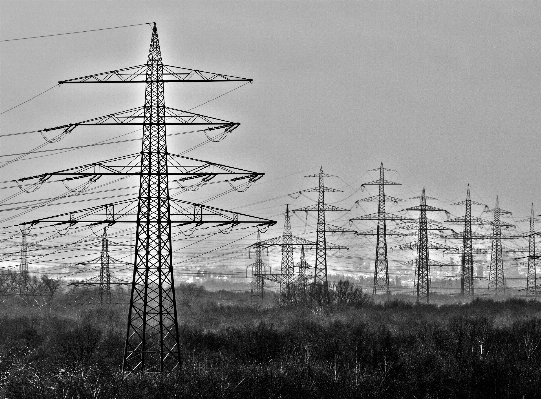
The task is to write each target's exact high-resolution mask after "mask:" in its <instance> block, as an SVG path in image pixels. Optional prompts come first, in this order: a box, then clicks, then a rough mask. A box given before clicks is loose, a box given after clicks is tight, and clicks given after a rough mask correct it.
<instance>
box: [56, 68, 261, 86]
mask: <svg viewBox="0 0 541 399" xmlns="http://www.w3.org/2000/svg"><path fill="white" fill-rule="evenodd" d="M162 65H163V64H162ZM148 66H149V64H143V65H134V66H132V67H127V68H119V69H114V70H112V71H106V72H100V73H95V74H92V75H86V76H81V77H78V78H73V79H66V80H61V81H59V82H58V84H65V83H147V69H148ZM235 81H236V82H239V81H240V82H250V83H251V82H252V81H253V80H252V79H247V78H241V77H238V76H231V75H225V74H221V73H216V72H206V71H202V70H198V69H190V68H183V67H177V66H172V65H163V74H162V79H161V80H159V82H192V83H193V82H235Z"/></svg>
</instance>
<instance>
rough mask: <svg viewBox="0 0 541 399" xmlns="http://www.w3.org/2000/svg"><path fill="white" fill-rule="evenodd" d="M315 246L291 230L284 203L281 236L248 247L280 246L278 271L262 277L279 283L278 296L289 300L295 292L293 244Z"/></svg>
mask: <svg viewBox="0 0 541 399" xmlns="http://www.w3.org/2000/svg"><path fill="white" fill-rule="evenodd" d="M304 245H306V246H315V245H316V244H315V243H314V242H312V241H308V240H305V239H304V238H300V237H296V236H294V235H293V233H292V232H291V217H290V215H289V205H286V212H285V214H284V231H283V233H282V235H281V236H279V237H274V238H270V239H267V240H264V241H259V239H258V242H256V243H255V244H252V245H251V246H250V247H249V248H251V247H254V246H261V247H263V248H267V250H268V248H270V247H280V248H281V250H282V261H281V262H280V273H264V272H263V274H262V275H261V277H262V278H264V279H266V280H269V281H273V282H275V283H278V284H280V297H281V299H282V300H285V301H290V300H291V299H292V297H293V295H294V293H295V292H296V289H295V288H296V282H297V281H296V279H295V264H294V263H293V248H294V247H295V246H304Z"/></svg>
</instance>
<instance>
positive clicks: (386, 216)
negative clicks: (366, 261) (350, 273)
mask: <svg viewBox="0 0 541 399" xmlns="http://www.w3.org/2000/svg"><path fill="white" fill-rule="evenodd" d="M376 170H379V179H378V180H374V181H371V182H368V183H363V184H362V185H361V187H364V186H379V193H378V195H377V196H372V197H367V198H363V199H360V200H358V202H368V201H374V200H377V201H378V213H377V214H369V215H363V216H359V217H356V218H352V219H350V222H353V221H355V220H376V221H377V223H378V224H377V228H376V232H375V234H374V233H372V232H364V233H363V232H359V233H357V234H358V235H376V237H377V241H376V261H375V264H374V288H373V293H374V295H376V294H377V293H378V292H383V293H385V294H387V295H388V294H389V260H388V257H387V236H388V235H401V234H397V233H394V232H388V231H387V221H406V220H413V219H411V218H406V217H403V216H400V215H394V214H392V213H387V212H386V211H385V201H386V200H387V199H388V200H391V201H393V202H399V201H403V200H402V199H400V198H396V197H391V196H389V195H385V186H398V185H401V183H395V182H392V181H389V180H385V171H391V170H392V169H385V168H384V167H383V162H382V163H381V165H380V167H379V169H372V171H376Z"/></svg>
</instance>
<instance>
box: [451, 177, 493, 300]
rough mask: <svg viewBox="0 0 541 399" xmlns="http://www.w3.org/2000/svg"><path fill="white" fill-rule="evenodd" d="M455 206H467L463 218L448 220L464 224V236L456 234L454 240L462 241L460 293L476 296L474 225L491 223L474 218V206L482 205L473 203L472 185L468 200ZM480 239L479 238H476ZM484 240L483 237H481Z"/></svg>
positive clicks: (467, 196) (456, 203)
mask: <svg viewBox="0 0 541 399" xmlns="http://www.w3.org/2000/svg"><path fill="white" fill-rule="evenodd" d="M453 205H465V206H466V210H465V214H464V217H463V218H460V217H459V218H453V219H450V220H447V222H448V223H463V224H464V232H463V233H462V234H456V235H454V236H453V237H452V238H459V239H462V253H461V255H462V259H461V265H462V266H461V272H460V293H461V295H468V296H473V295H474V284H473V281H474V280H473V239H474V236H473V234H472V224H477V225H485V224H490V222H488V221H485V220H483V219H481V218H477V217H476V218H472V213H471V212H472V205H482V206H485V207H486V205H485V204H482V203H480V202H476V201H472V200H471V196H470V185H469V184H468V191H467V193H466V200H465V201H460V202H455V203H454V204H453ZM476 238H479V237H476ZM481 238H483V237H481Z"/></svg>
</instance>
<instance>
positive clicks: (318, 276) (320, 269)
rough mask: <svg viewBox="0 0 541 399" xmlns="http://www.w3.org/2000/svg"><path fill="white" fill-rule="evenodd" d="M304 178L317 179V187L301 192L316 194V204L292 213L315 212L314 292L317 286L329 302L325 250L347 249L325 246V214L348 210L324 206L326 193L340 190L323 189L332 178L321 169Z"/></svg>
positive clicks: (330, 245) (331, 245)
mask: <svg viewBox="0 0 541 399" xmlns="http://www.w3.org/2000/svg"><path fill="white" fill-rule="evenodd" d="M305 177H317V178H318V180H319V185H318V186H317V187H314V188H311V189H308V190H303V192H317V193H318V199H317V204H315V205H310V206H306V207H303V208H298V209H294V210H293V212H300V211H304V212H314V211H317V227H316V262H315V265H314V285H313V288H314V290H317V289H319V288H318V287H319V285H321V286H322V288H323V300H324V301H326V302H328V301H329V299H330V298H329V283H328V281H327V250H328V249H348V248H347V247H344V246H340V245H333V244H327V238H326V235H325V231H326V228H327V226H326V224H325V212H330V211H348V209H344V208H340V207H337V206H334V205H325V193H326V192H339V191H340V190H337V189H334V188H329V187H325V183H324V178H325V177H333V176H332V175H328V174H325V173H323V167H320V169H319V174H317V175H309V176H305Z"/></svg>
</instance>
